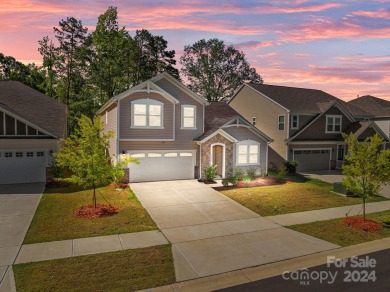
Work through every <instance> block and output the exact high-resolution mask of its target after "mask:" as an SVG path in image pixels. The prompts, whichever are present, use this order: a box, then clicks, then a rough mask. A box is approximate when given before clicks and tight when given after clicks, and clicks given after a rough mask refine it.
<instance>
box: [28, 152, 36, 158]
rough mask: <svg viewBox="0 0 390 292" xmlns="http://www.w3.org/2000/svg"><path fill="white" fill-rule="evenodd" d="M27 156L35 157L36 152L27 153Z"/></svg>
mask: <svg viewBox="0 0 390 292" xmlns="http://www.w3.org/2000/svg"><path fill="white" fill-rule="evenodd" d="M26 156H27V157H34V152H27V154H26Z"/></svg>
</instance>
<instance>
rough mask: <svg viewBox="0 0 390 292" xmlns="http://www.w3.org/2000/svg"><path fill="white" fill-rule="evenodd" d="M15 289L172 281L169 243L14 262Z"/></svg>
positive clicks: (119, 287) (109, 287) (126, 287)
mask: <svg viewBox="0 0 390 292" xmlns="http://www.w3.org/2000/svg"><path fill="white" fill-rule="evenodd" d="M13 270H14V274H15V281H16V288H17V290H18V291H136V290H141V289H147V288H151V287H157V286H163V285H168V284H172V283H174V282H175V269H174V265H173V257H172V251H171V246H170V245H162V246H154V247H148V248H142V249H133V250H124V251H117V252H109V253H102V254H96V255H87V256H79V257H74V258H66V259H58V260H50V261H43V262H36V263H27V264H18V265H14V266H13Z"/></svg>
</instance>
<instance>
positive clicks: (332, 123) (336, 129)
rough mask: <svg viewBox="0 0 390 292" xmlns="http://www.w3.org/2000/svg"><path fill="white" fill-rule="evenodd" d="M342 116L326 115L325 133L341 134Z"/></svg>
mask: <svg viewBox="0 0 390 292" xmlns="http://www.w3.org/2000/svg"><path fill="white" fill-rule="evenodd" d="M341 122H342V116H334V115H327V116H326V131H325V132H326V133H340V132H341Z"/></svg>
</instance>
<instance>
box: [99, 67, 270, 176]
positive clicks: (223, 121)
mask: <svg viewBox="0 0 390 292" xmlns="http://www.w3.org/2000/svg"><path fill="white" fill-rule="evenodd" d="M98 114H99V115H100V116H101V117H102V121H103V124H104V131H105V132H107V131H109V130H112V131H114V133H115V134H114V137H113V138H112V139H111V140H110V147H109V149H108V155H109V156H110V157H111V158H112V162H113V163H115V162H116V161H118V160H120V159H122V157H124V156H126V155H131V156H132V157H135V158H138V159H139V160H140V164H134V163H131V164H130V165H129V171H130V182H139V181H158V180H172V179H193V178H200V177H202V176H203V171H204V169H206V168H207V167H209V166H210V165H217V174H219V175H220V176H221V177H229V176H231V175H232V174H233V169H234V168H235V167H240V168H247V167H249V166H253V167H256V168H258V169H260V168H263V169H264V170H265V171H266V169H267V157H268V155H267V152H268V144H269V143H270V142H272V139H271V138H269V137H268V136H267V135H265V134H264V133H262V132H261V131H260V130H259V129H257V128H256V127H255V126H253V125H252V124H251V123H249V122H248V121H246V120H245V119H244V118H243V117H242V116H240V115H239V114H238V113H237V112H236V111H235V110H234V109H232V108H231V107H230V106H229V105H227V104H226V103H209V102H207V101H206V100H205V99H204V98H202V97H200V96H198V95H197V94H195V93H194V92H192V91H191V90H189V89H188V88H187V87H186V86H184V85H183V84H182V83H181V82H180V81H178V80H177V79H175V78H173V77H172V76H170V75H169V74H168V73H162V74H160V75H158V76H156V77H154V78H151V79H149V80H147V81H145V82H143V83H141V84H139V85H137V86H134V87H133V88H131V89H129V90H127V91H125V92H123V93H121V94H119V95H117V96H115V97H113V98H111V99H110V100H109V101H108V102H107V103H106V104H105V105H104V106H103V107H102V108H101V109H100V110H99V111H98Z"/></svg>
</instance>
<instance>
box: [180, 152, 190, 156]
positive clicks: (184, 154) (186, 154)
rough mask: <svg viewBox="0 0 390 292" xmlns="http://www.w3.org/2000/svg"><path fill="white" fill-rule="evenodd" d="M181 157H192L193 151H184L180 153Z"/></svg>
mask: <svg viewBox="0 0 390 292" xmlns="http://www.w3.org/2000/svg"><path fill="white" fill-rule="evenodd" d="M180 157H192V153H187V152H182V153H180Z"/></svg>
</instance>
